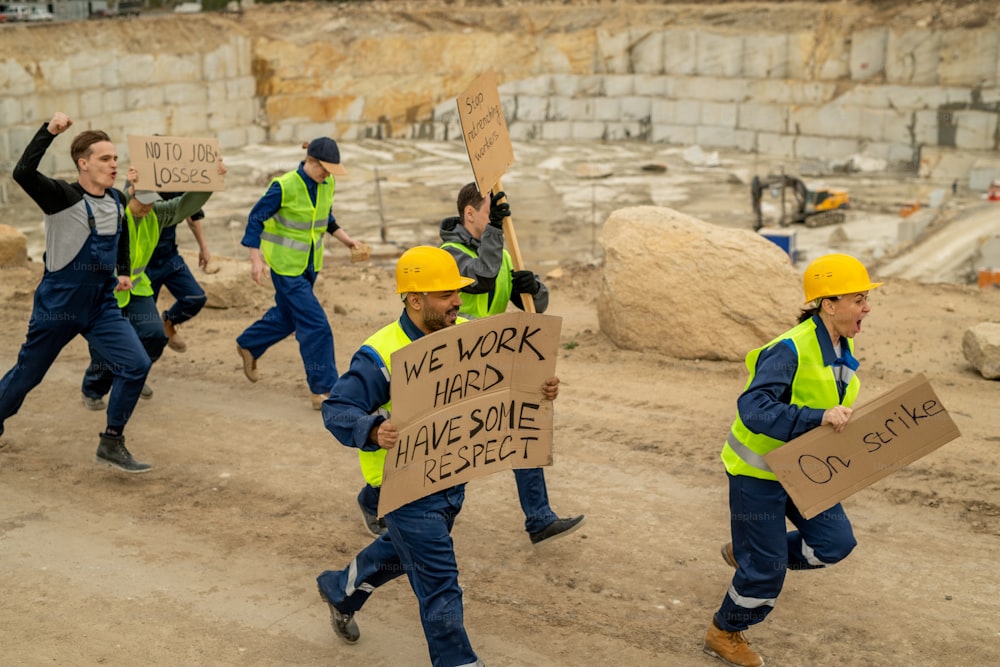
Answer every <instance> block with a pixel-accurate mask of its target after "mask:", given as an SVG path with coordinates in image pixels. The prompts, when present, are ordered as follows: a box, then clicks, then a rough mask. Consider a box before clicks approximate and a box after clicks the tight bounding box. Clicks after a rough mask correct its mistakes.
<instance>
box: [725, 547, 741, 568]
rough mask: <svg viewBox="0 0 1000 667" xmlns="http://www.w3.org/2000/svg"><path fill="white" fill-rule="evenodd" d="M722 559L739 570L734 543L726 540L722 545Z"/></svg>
mask: <svg viewBox="0 0 1000 667" xmlns="http://www.w3.org/2000/svg"><path fill="white" fill-rule="evenodd" d="M722 560H724V561H726V565H728V566H729V567H731V568H733V569H735V570H738V569H740V566H739V563H737V562H736V553H735V552H733V543H732V542H726V543H725V544H723V545H722Z"/></svg>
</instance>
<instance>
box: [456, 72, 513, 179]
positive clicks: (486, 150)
mask: <svg viewBox="0 0 1000 667" xmlns="http://www.w3.org/2000/svg"><path fill="white" fill-rule="evenodd" d="M457 102H458V118H459V121H460V122H461V124H462V134H463V136H464V137H465V148H466V150H467V151H468V153H469V161H470V162H471V163H472V173H473V174H474V175H475V177H476V185H477V186H478V188H479V192H480V193H481V194H485V193H487V192H489V191H490V189H491V188H492V187H493V186H494V185H496V183H497V182H498V181H499V180H500V178H501V177H502V176H503V175H504V173H506V171H507V168H508V167H510V165H512V164H514V147H513V146H511V143H510V133H509V132H508V131H507V121H506V120H505V119H504V117H503V106H502V105H501V104H500V93H499V92H498V91H497V78H496V75H495V74H494V73H493V70H489V71H488V72H486V73H485V74H483V75H482V76H480V77H479V78H478V79H476V80H475V81H473V82H472V85H471V86H469V87H468V88H467V89H466V90H465V91H464V92H463V93H462V94H461V95H459V96H458V100H457Z"/></svg>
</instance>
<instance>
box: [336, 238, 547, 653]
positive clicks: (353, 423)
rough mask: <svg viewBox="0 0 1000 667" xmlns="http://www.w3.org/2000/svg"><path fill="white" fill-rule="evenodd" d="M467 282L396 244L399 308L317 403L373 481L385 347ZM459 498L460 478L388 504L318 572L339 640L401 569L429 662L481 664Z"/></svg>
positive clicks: (452, 315)
mask: <svg viewBox="0 0 1000 667" xmlns="http://www.w3.org/2000/svg"><path fill="white" fill-rule="evenodd" d="M471 282H472V279H471V278H465V277H463V276H462V275H461V274H460V273H459V272H458V265H457V264H456V263H455V260H454V258H453V257H452V256H451V255H450V254H448V252H447V251H446V250H442V249H441V248H434V247H431V246H419V247H416V248H411V249H410V250H407V251H406V252H405V253H403V255H402V257H400V258H399V262H398V263H397V265H396V292H397V293H398V294H399V295H400V296H401V298H402V300H403V313H402V314H401V315H400V316H399V319H397V320H396V321H395V322H393V323H391V324H389V325H387V326H385V327H383V328H382V329H380V330H379V331H377V332H376V333H375V334H373V335H372V336H371V337H369V338H368V340H366V341H365V343H364V344H363V345H362V346H361V349H360V350H358V351H357V352H356V353H355V354H354V357H353V358H352V359H351V366H350V369H348V371H347V372H346V373H344V375H343V376H341V378H340V380H338V381H337V384H336V385H334V388H333V392H332V393H331V394H330V397H329V398H328V399H327V400H326V401H324V403H323V406H322V410H323V422H324V423H325V424H326V427H327V429H328V430H329V431H330V432H331V433H333V435H334V437H336V438H337V440H339V441H340V442H341V444H343V445H346V446H348V447H356V448H357V449H358V450H359V457H360V460H361V470H362V473H363V474H364V477H365V481H366V482H367V483H368V484H369V485H371V486H373V487H376V488H377V487H380V486H381V484H382V467H383V464H384V461H385V454H386V450H389V449H392V448H393V447H395V446H396V441H397V439H398V437H399V431H398V429H397V427H396V426H395V425H394V424H393V423H392V421H391V411H392V398H391V396H390V378H391V374H392V365H391V358H392V353H393V352H395V351H396V350H399V349H401V348H403V347H405V346H406V345H409V344H410V343H411V342H412V341H414V340H416V339H418V338H421V337H422V336H425V335H427V334H430V333H433V332H435V331H438V330H440V329H444V328H445V327H450V326H454V325H455V324H457V323H458V322H459V321H461V320H460V318H459V317H458V311H459V308H460V307H461V305H462V299H461V297H460V296H459V290H460V289H461V288H462V287H465V286H466V285H469V284H470V283H471ZM558 394H559V379H558V378H550V379H548V380H546V381H545V383H544V384H543V385H542V395H543V396H544V398H545V399H546V400H555V398H556V396H557V395H558ZM464 499H465V484H459V485H457V486H453V487H451V488H449V489H444V490H442V491H438V492H436V493H432V494H431V495H429V496H425V497H423V498H420V499H418V500H415V501H413V502H410V503H407V504H406V505H403V506H402V507H400V508H398V509H395V510H393V511H391V512H389V513H388V514H386V515H385V523H386V527H387V533H385V534H383V535H380V536H379V537H377V538H376V539H375V541H374V542H372V543H371V544H369V545H368V546H367V547H366V548H365V549H364V550H362V551H361V552H360V553H359V554H358V555H357V556H355V557H354V559H353V560H352V561H351V563H350V564H349V565H348V566H347V567H345V568H344V569H343V570H332V571H331V570H328V571H326V572H323V573H322V574H321V575H319V577H318V578H317V583H318V585H319V592H320V596H321V597H322V598H323V600H324V601H325V602H326V603H327V605H328V606H329V609H330V616H331V623H332V625H333V629H334V632H335V633H336V634H337V636H338V637H340V638H341V639H342V640H344V641H345V642H347V643H349V644H353V643H354V642H356V641H358V639H359V638H360V636H361V633H360V630H359V629H358V625H357V622H356V621H355V620H354V614H355V613H356V612H357V611H358V610H359V609H361V607H362V605H364V603H365V601H366V600H367V599H368V597H369V596H370V595H371V594H372V593H373V592H374V590H375V589H376V588H378V587H379V586H381V585H382V584H384V583H386V582H388V581H391V580H392V579H395V578H396V577H398V576H400V575H401V574H403V573H405V574H406V575H407V577H408V578H409V580H410V586H411V587H412V588H413V592H414V593H416V595H417V601H418V603H419V606H420V620H421V622H422V623H423V628H424V635H425V637H426V638H427V648H428V651H429V652H430V657H431V662H432V664H434V665H436V666H440V667H456V666H458V665H465V666H468V667H474V666H476V665H482V664H483V663H482V661H480V660H479V658H478V657H477V656H476V653H475V651H473V650H472V646H471V644H470V643H469V638H468V636H467V634H466V632H465V627H464V624H463V622H462V618H463V612H462V589H461V587H459V585H458V564H457V562H456V560H455V551H454V547H453V544H452V540H451V528H452V525H453V524H454V522H455V517H457V516H458V513H459V511H461V509H462V503H463V501H464Z"/></svg>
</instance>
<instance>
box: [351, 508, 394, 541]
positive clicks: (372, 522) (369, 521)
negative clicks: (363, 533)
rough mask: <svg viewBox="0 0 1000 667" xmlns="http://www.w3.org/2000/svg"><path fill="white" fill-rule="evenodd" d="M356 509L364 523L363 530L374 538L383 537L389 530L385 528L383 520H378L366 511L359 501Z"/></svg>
mask: <svg viewBox="0 0 1000 667" xmlns="http://www.w3.org/2000/svg"><path fill="white" fill-rule="evenodd" d="M358 508H359V509H360V510H361V518H362V519H363V520H364V522H365V528H367V529H368V531H369V532H370V533H371V534H372V535H374V536H375V537H380V536H382V535H385V533H386V531H387V530H389V529H388V528H386V527H385V519H380V518H378V517H377V516H375V515H374V514H372V513H370V512H369V511H368V510H366V509H365V508H364V506H363V505H362V504H361V501H360V500H359V501H358Z"/></svg>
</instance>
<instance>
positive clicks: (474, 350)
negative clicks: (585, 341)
mask: <svg viewBox="0 0 1000 667" xmlns="http://www.w3.org/2000/svg"><path fill="white" fill-rule="evenodd" d="M561 325H562V319H561V318H559V317H553V316H551V315H537V314H533V313H505V314H502V315H494V316H491V317H487V318H484V319H481V320H472V321H469V322H466V323H463V324H459V325H456V326H453V327H447V328H445V329H442V330H440V331H437V332H434V333H433V334H430V335H427V336H424V337H423V338H420V339H418V340H416V341H414V342H413V343H411V344H409V345H407V346H406V347H404V348H402V349H401V350H399V351H398V352H395V353H394V354H393V355H392V360H391V364H392V380H391V389H390V391H391V395H392V415H391V417H390V419H391V420H392V422H393V424H395V425H396V426H397V428H398V429H399V441H398V442H397V444H396V447H395V448H393V449H390V450H388V451H387V453H386V459H385V468H384V469H383V473H382V491H381V494H380V498H379V508H378V509H379V514H380V515H385V514H386V513H387V512H391V511H392V510H394V509H396V508H397V507H400V506H402V505H405V504H406V503H408V502H412V501H414V500H416V499H418V498H423V497H424V496H427V495H430V494H431V493H435V492H437V491H441V490H442V489H447V488H449V487H452V486H456V485H458V484H462V483H464V482H468V481H469V480H472V479H475V478H477V477H483V476H485V475H489V474H492V473H494V472H498V471H501V470H511V469H513V468H536V467H538V466H543V465H550V464H551V463H552V401H548V400H545V399H544V398H543V397H542V385H543V384H544V382H545V381H546V380H547V379H549V378H551V377H552V376H554V375H555V367H556V355H557V353H558V349H559V330H560V328H561Z"/></svg>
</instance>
